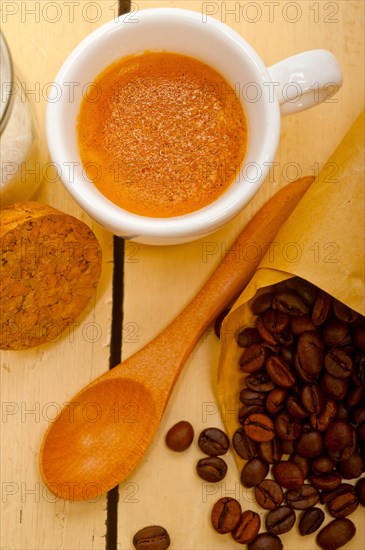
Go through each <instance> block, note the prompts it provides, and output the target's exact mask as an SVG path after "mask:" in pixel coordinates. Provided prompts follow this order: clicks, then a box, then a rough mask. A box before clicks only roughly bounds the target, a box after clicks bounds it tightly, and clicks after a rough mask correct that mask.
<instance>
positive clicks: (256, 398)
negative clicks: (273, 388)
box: [240, 388, 266, 407]
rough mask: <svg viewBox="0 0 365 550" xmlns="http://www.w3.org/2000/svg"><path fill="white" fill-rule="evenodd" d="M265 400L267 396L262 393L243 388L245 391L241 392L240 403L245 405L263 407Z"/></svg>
mask: <svg viewBox="0 0 365 550" xmlns="http://www.w3.org/2000/svg"><path fill="white" fill-rule="evenodd" d="M265 399H266V395H265V394H264V393H262V392H258V391H253V390H248V389H247V388H243V390H241V391H240V401H241V403H243V404H244V405H258V406H259V407H263V405H264V402H265Z"/></svg>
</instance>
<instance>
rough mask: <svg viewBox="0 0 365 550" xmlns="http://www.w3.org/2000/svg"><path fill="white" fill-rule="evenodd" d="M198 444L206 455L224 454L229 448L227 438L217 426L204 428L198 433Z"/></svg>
mask: <svg viewBox="0 0 365 550" xmlns="http://www.w3.org/2000/svg"><path fill="white" fill-rule="evenodd" d="M198 445H199V447H200V449H201V450H202V451H203V453H205V454H207V455H210V456H218V455H224V454H226V452H227V451H228V449H229V439H228V437H227V435H226V434H225V433H224V432H223V431H222V430H220V429H219V428H206V429H205V430H203V431H202V432H201V433H200V435H199V439H198Z"/></svg>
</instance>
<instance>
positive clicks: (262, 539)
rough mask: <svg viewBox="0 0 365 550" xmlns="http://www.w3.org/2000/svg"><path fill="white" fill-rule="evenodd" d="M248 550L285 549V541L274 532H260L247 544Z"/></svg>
mask: <svg viewBox="0 0 365 550" xmlns="http://www.w3.org/2000/svg"><path fill="white" fill-rule="evenodd" d="M247 550H283V543H282V542H281V540H280V539H279V537H278V536H277V535H274V534H273V533H260V534H259V535H257V537H256V538H254V539H253V541H252V542H250V543H249V544H248V545H247Z"/></svg>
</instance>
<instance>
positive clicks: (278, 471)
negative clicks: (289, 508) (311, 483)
mask: <svg viewBox="0 0 365 550" xmlns="http://www.w3.org/2000/svg"><path fill="white" fill-rule="evenodd" d="M272 474H273V476H274V479H275V481H277V482H278V483H279V484H280V485H281V486H282V487H285V488H286V489H298V488H299V487H301V486H302V485H303V483H304V474H303V471H302V469H301V468H300V467H299V466H297V464H294V462H290V461H289V460H285V461H282V462H277V463H276V464H274V466H273V468H272Z"/></svg>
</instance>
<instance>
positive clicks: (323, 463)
mask: <svg viewBox="0 0 365 550" xmlns="http://www.w3.org/2000/svg"><path fill="white" fill-rule="evenodd" d="M335 466H336V461H335V460H334V459H333V458H331V457H329V456H328V455H326V454H322V455H319V456H317V457H316V458H315V459H314V460H313V462H312V465H311V468H312V472H313V473H314V474H317V475H321V474H328V473H330V472H332V471H333V469H334V467H335Z"/></svg>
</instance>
